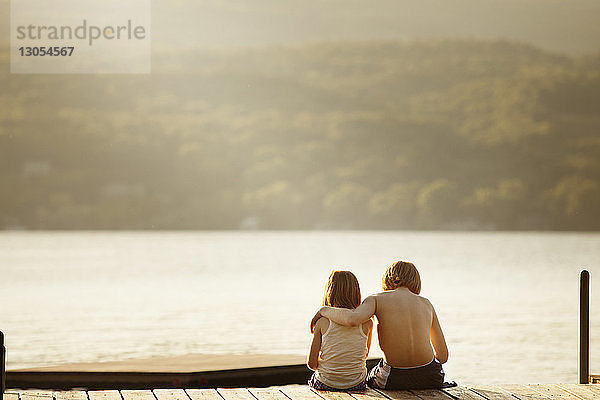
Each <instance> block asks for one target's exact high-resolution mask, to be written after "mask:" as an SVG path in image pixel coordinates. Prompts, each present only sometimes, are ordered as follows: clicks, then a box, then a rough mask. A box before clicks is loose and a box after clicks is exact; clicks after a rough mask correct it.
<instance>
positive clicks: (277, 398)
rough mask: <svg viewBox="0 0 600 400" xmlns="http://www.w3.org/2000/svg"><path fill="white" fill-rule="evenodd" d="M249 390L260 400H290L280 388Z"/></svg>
mask: <svg viewBox="0 0 600 400" xmlns="http://www.w3.org/2000/svg"><path fill="white" fill-rule="evenodd" d="M248 390H249V391H250V393H252V395H253V396H254V397H256V398H257V399H258V400H289V399H288V398H287V396H286V395H285V394H283V393H282V392H281V390H280V389H279V388H278V387H268V388H251V389H248Z"/></svg>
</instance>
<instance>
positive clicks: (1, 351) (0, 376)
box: [0, 331, 6, 400]
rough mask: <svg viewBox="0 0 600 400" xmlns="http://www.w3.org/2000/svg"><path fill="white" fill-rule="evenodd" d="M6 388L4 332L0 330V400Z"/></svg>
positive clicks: (2, 399)
mask: <svg viewBox="0 0 600 400" xmlns="http://www.w3.org/2000/svg"><path fill="white" fill-rule="evenodd" d="M4 389H6V347H4V333H3V332H2V331H0V400H4Z"/></svg>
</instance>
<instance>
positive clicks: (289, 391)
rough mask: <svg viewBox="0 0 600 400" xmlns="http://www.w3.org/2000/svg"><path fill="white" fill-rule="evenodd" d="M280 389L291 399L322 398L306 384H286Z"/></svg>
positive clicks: (307, 399)
mask: <svg viewBox="0 0 600 400" xmlns="http://www.w3.org/2000/svg"><path fill="white" fill-rule="evenodd" d="M281 391H282V392H283V394H285V395H286V396H287V397H289V398H290V399H291V400H323V398H322V397H321V396H319V395H318V394H317V393H315V392H314V391H312V390H311V389H310V388H309V387H308V386H306V385H287V386H283V387H282V388H281Z"/></svg>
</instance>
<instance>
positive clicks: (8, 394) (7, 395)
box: [4, 392, 19, 400]
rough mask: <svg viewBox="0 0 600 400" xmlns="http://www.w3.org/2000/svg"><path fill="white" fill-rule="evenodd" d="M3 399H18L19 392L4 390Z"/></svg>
mask: <svg viewBox="0 0 600 400" xmlns="http://www.w3.org/2000/svg"><path fill="white" fill-rule="evenodd" d="M4 400H19V393H17V392H4Z"/></svg>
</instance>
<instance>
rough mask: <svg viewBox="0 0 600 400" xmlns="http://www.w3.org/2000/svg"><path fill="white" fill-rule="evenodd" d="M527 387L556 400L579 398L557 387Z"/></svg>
mask: <svg viewBox="0 0 600 400" xmlns="http://www.w3.org/2000/svg"><path fill="white" fill-rule="evenodd" d="M527 387H529V388H531V389H533V390H535V391H536V392H539V393H541V394H543V395H546V396H548V397H550V398H552V399H556V400H569V399H574V400H580V397H578V396H575V395H574V394H573V393H569V392H567V391H566V390H564V389H561V388H560V387H559V386H557V385H540V384H538V385H527Z"/></svg>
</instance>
